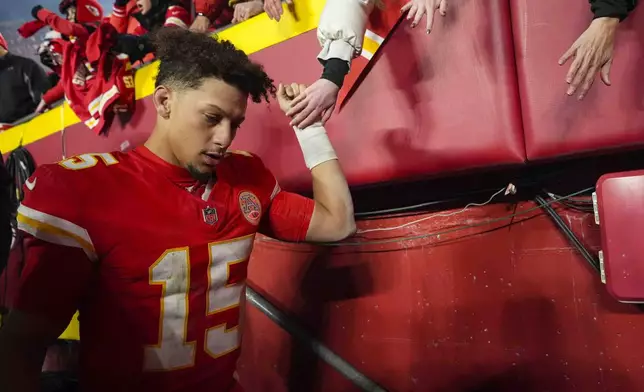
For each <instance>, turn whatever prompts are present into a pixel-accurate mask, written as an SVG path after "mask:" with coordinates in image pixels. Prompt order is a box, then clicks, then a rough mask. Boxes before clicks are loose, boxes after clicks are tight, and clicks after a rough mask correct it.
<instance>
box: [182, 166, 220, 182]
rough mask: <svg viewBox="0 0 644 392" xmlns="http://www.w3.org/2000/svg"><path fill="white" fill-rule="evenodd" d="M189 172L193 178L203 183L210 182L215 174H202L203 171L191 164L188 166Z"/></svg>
mask: <svg viewBox="0 0 644 392" xmlns="http://www.w3.org/2000/svg"><path fill="white" fill-rule="evenodd" d="M188 172H189V173H190V175H191V176H192V178H194V179H195V180H197V181H199V182H203V183H206V182H208V181H210V178H212V176H213V174H214V173H213V172H210V171H208V172H202V171H201V170H199V169H197V168H196V167H194V166H193V165H191V164H188Z"/></svg>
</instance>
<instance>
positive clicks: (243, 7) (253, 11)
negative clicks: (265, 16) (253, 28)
mask: <svg viewBox="0 0 644 392" xmlns="http://www.w3.org/2000/svg"><path fill="white" fill-rule="evenodd" d="M262 12H264V4H263V3H262V1H261V0H252V1H247V2H245V3H238V4H236V5H235V12H234V16H233V20H232V23H241V22H243V21H245V20H248V19H250V18H252V17H253V16H255V15H259V14H261V13H262Z"/></svg>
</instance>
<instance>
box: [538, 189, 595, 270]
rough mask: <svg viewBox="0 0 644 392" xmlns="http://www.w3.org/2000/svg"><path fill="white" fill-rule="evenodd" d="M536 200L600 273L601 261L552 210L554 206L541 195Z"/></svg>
mask: <svg viewBox="0 0 644 392" xmlns="http://www.w3.org/2000/svg"><path fill="white" fill-rule="evenodd" d="M534 200H535V201H536V202H537V204H538V205H539V206H540V208H543V210H544V211H545V212H546V213H547V214H548V215H550V218H552V220H553V221H554V222H555V224H556V225H557V227H559V229H561V231H562V232H563V233H564V234H565V235H566V237H568V239H569V240H570V242H572V244H573V245H574V247H575V248H576V249H577V250H578V251H579V253H581V255H582V256H583V258H584V259H586V261H587V262H588V264H589V265H590V266H591V267H592V268H593V269H594V270H595V271H597V272H600V269H599V261H598V260H597V259H595V258H594V257H593V256H592V255H591V254H590V252H589V251H588V249H586V247H585V246H584V244H582V243H581V241H579V239H578V238H577V236H576V235H575V233H573V232H572V230H570V228H569V227H568V225H566V223H565V222H564V221H563V219H562V218H561V216H559V214H557V211H555V209H554V208H552V206H550V203H549V202H547V201H546V200H544V198H543V197H541V196H539V195H537V196H536V197H535V198H534Z"/></svg>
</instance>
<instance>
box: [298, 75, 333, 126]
mask: <svg viewBox="0 0 644 392" xmlns="http://www.w3.org/2000/svg"><path fill="white" fill-rule="evenodd" d="M339 92H340V88H339V87H338V86H337V85H336V84H335V83H333V82H331V81H330V80H326V79H319V80H318V81H316V82H315V83H313V84H312V85H310V86H309V87H307V88H306V90H304V92H303V93H300V95H299V96H298V97H297V98H295V99H294V100H293V102H292V103H291V105H292V106H293V107H292V108H291V110H289V111H288V112H287V113H286V115H287V116H289V117H291V118H293V120H292V121H291V125H293V126H295V127H298V128H300V129H304V128H306V127H308V126H310V125H312V124H313V123H314V122H316V121H318V120H319V119H320V117H321V118H322V124H324V123H326V122H327V121H328V120H329V118H331V114H333V109H335V103H336V101H337V100H338V93H339Z"/></svg>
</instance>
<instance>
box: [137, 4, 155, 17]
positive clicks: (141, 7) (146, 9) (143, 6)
mask: <svg viewBox="0 0 644 392" xmlns="http://www.w3.org/2000/svg"><path fill="white" fill-rule="evenodd" d="M136 6H137V7H138V8H139V10H140V11H141V14H142V15H145V14H147V13H148V12H150V10H151V9H152V0H136Z"/></svg>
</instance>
